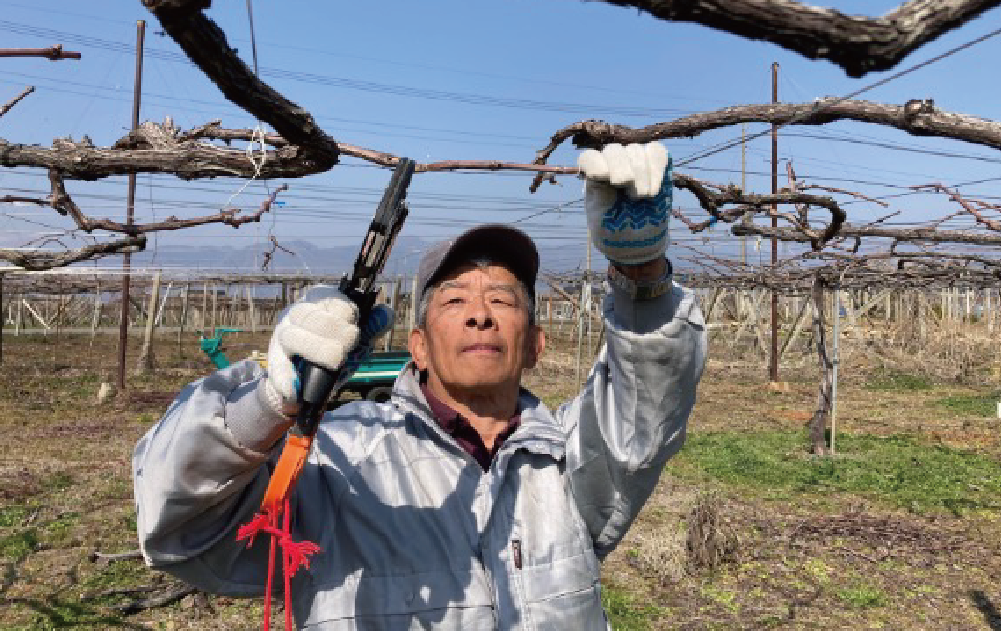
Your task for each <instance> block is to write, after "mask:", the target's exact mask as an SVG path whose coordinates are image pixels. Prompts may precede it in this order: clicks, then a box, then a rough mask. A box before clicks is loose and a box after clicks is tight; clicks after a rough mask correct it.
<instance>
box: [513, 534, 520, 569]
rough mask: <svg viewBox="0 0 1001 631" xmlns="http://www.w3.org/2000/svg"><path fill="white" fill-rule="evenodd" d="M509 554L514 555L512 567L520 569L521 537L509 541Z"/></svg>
mask: <svg viewBox="0 0 1001 631" xmlns="http://www.w3.org/2000/svg"><path fill="white" fill-rule="evenodd" d="M511 554H512V556H513V557H514V567H515V568H517V569H519V570H520V569H521V539H515V540H514V541H512V542H511Z"/></svg>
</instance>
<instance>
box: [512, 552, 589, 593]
mask: <svg viewBox="0 0 1001 631" xmlns="http://www.w3.org/2000/svg"><path fill="white" fill-rule="evenodd" d="M593 568H594V565H593V564H591V563H589V562H588V558H587V552H584V553H582V554H577V555H574V556H570V557H564V558H560V559H555V560H552V561H550V562H549V563H545V564H542V565H533V566H525V567H524V568H523V569H522V571H521V580H522V585H524V589H525V599H526V600H527V601H529V602H538V601H544V600H549V599H552V598H557V597H559V596H563V595H565V594H573V593H578V592H582V591H587V590H592V591H595V592H597V589H596V587H597V585H598V583H599V581H600V577H599V575H598V573H597V572H596V571H595V570H594V569H593Z"/></svg>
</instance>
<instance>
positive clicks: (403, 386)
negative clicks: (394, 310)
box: [393, 361, 566, 460]
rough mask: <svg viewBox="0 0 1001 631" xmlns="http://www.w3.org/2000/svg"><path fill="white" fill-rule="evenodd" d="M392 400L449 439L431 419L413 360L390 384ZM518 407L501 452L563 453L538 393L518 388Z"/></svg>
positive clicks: (558, 432)
mask: <svg viewBox="0 0 1001 631" xmlns="http://www.w3.org/2000/svg"><path fill="white" fill-rule="evenodd" d="M393 404H394V405H396V406H397V407H398V408H400V409H401V410H403V411H404V412H410V413H412V414H414V415H415V416H417V417H418V418H420V419H421V421H423V422H424V424H425V425H427V426H428V427H430V428H431V430H432V431H434V432H437V434H438V436H440V437H442V438H443V439H445V440H452V438H451V437H450V436H448V434H447V433H446V432H445V430H443V429H442V428H441V427H440V426H439V425H438V423H436V422H435V421H434V416H433V414H432V413H431V408H430V406H429V405H428V402H427V400H426V399H425V398H424V393H423V392H421V387H420V381H419V373H418V370H417V366H416V365H415V364H414V362H413V361H411V362H409V363H408V364H407V365H406V366H405V367H404V368H403V370H402V371H401V372H400V376H399V377H397V379H396V383H394V384H393ZM518 408H519V409H520V410H521V424H520V425H519V426H518V429H517V430H516V431H515V432H514V434H512V435H511V437H510V438H508V439H507V440H506V441H505V442H504V446H503V447H501V453H503V452H505V451H513V450H517V449H525V450H526V451H529V452H532V453H537V454H544V455H549V456H552V457H553V458H554V459H556V460H561V459H562V458H563V456H564V454H565V453H566V434H565V433H564V432H563V428H562V427H560V425H559V424H558V423H557V422H556V419H554V418H553V415H552V413H550V411H549V408H547V407H546V404H545V403H543V402H542V401H541V400H540V399H539V398H538V397H536V396H535V395H534V394H532V393H531V392H529V391H528V390H526V389H524V388H522V389H521V394H520V395H519V399H518Z"/></svg>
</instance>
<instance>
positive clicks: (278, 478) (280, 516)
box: [236, 433, 320, 631]
mask: <svg viewBox="0 0 1001 631" xmlns="http://www.w3.org/2000/svg"><path fill="white" fill-rule="evenodd" d="M312 444H313V437H312V436H302V435H300V434H292V433H290V434H288V436H287V437H286V439H285V447H284V449H282V454H281V457H279V459H278V464H277V465H276V466H275V470H274V471H273V472H272V473H271V481H270V482H269V483H268V489H267V491H265V493H264V499H263V500H261V509H260V511H259V512H258V513H257V514H256V515H254V518H253V519H251V520H250V521H249V522H248V523H246V524H244V525H243V526H240V528H239V530H238V531H237V534H236V539H237V541H243V540H244V539H246V540H247V547H248V548H249V547H250V546H252V545H253V544H254V537H256V536H257V535H258V534H260V533H262V532H263V533H265V534H268V535H270V536H271V537H272V539H271V549H270V552H269V553H268V580H267V586H266V587H265V594H264V624H263V629H264V631H267V630H268V628H269V626H270V623H271V597H272V582H273V581H272V579H273V577H274V571H275V544H276V542H277V544H278V546H279V547H281V549H282V574H283V575H284V578H285V581H284V582H285V628H286V629H294V628H295V624H294V621H293V620H292V594H291V589H290V579H291V578H292V576H293V575H295V573H296V572H297V571H298V570H299V568H300V567H305V568H306V569H309V557H310V556H311V555H313V554H315V553H317V552H319V551H320V547H319V546H317V545H316V544H315V543H313V542H312V541H293V540H292V533H291V527H290V526H291V523H290V522H291V519H290V515H289V499H288V496H289V493H290V492H291V490H292V487H294V486H295V481H296V479H297V478H298V477H299V472H300V471H302V466H303V464H305V463H306V458H307V457H309V450H310V447H311V446H312Z"/></svg>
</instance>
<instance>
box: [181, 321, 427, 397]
mask: <svg viewBox="0 0 1001 631" xmlns="http://www.w3.org/2000/svg"><path fill="white" fill-rule="evenodd" d="M241 331H242V329H224V328H218V329H215V331H214V333H215V335H214V336H213V337H204V336H203V337H202V338H201V340H200V341H199V345H200V346H201V349H202V352H203V353H205V354H206V355H207V356H208V358H209V359H210V360H211V361H212V365H213V366H215V367H216V368H226V367H228V366H229V365H230V361H229V358H228V357H226V353H225V351H223V349H222V341H223V337H224V336H225V335H226V334H227V333H239V332H241ZM409 361H410V353H409V352H407V351H386V352H379V353H372V354H371V355H370V356H369V358H368V359H367V360H365V361H364V362H362V364H361V366H359V367H358V370H356V371H355V374H354V375H352V376H351V378H350V379H348V381H347V383H345V384H344V385H343V386H341V389H340V392H348V391H350V392H357V393H358V395H359V396H361V397H363V398H366V399H370V400H373V401H386V400H388V399H389V396H390V394H391V392H392V387H393V382H395V381H396V378H397V377H399V376H400V372H401V371H402V370H403V368H404V367H405V366H406V365H407V362H409ZM331 399H336V396H335V397H331Z"/></svg>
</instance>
